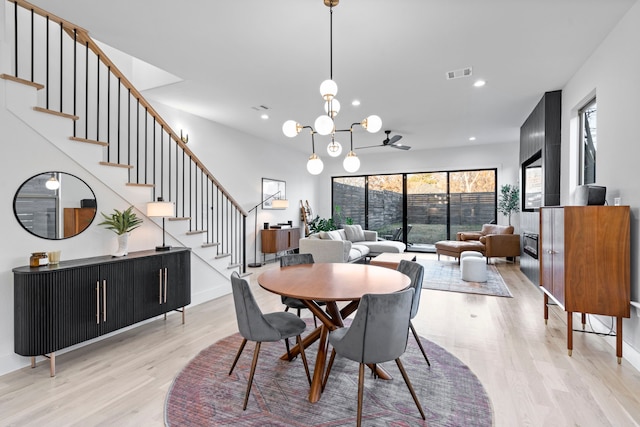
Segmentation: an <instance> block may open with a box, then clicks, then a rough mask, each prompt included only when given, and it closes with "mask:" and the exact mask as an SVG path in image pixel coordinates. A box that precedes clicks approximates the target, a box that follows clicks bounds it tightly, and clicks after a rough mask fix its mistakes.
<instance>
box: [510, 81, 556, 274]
mask: <svg viewBox="0 0 640 427" xmlns="http://www.w3.org/2000/svg"><path fill="white" fill-rule="evenodd" d="M561 116H562V91H559V90H556V91H552V92H546V93H545V94H544V96H543V97H542V98H541V99H540V101H539V102H538V104H537V105H536V107H535V108H534V109H533V111H532V112H531V114H530V115H529V117H527V119H526V120H525V122H524V123H523V124H522V127H521V128H520V173H521V174H522V164H523V163H525V162H526V161H527V160H529V159H530V158H531V157H533V156H534V155H535V154H536V153H538V152H541V154H542V156H541V158H542V176H543V189H542V192H543V194H542V205H543V206H558V205H559V204H560V153H561V145H560V144H561V138H560V135H561ZM521 176H522V175H521ZM521 194H523V189H522V188H521ZM520 229H521V230H520V233H521V234H522V233H531V234H539V233H540V213H539V212H538V211H537V210H536V211H534V212H521V213H520ZM521 254H522V255H521V257H520V270H521V271H522V272H523V273H524V274H525V275H526V276H527V278H529V280H531V281H532V282H533V283H534V284H536V285H538V284H539V283H540V263H539V261H538V259H535V258H533V257H531V256H530V255H529V254H527V253H525V252H524V251H521Z"/></svg>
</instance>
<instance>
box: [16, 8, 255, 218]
mask: <svg viewBox="0 0 640 427" xmlns="http://www.w3.org/2000/svg"><path fill="white" fill-rule="evenodd" d="M8 1H10V2H12V3H15V4H16V5H19V6H21V7H23V8H25V9H29V10H33V12H34V13H36V14H38V15H41V16H43V17H45V18H47V17H48V18H49V20H50V21H53V22H57V23H58V24H60V25H62V27H63V29H64V30H65V31H66V32H67V34H69V35H70V36H71V37H73V31H74V30H75V31H76V34H77V41H79V42H83V43H85V44H87V45H88V47H89V49H91V51H92V52H93V53H95V54H96V55H98V57H99V58H100V61H102V62H103V63H104V64H105V65H106V66H107V67H108V68H109V69H110V71H111V72H112V73H113V74H114V76H116V77H118V78H119V79H120V82H121V83H122V84H123V85H124V86H125V87H126V88H127V89H129V90H130V91H131V93H132V94H133V95H134V97H135V98H136V99H137V100H138V102H140V104H141V105H142V106H143V107H145V109H146V111H147V112H148V113H149V114H151V116H153V117H154V118H155V119H156V122H157V123H159V124H160V126H161V127H162V129H163V130H166V131H167V133H168V134H169V135H170V137H171V138H172V139H173V140H174V141H175V142H176V144H178V145H179V146H180V148H182V150H184V152H185V153H186V154H187V155H188V156H189V158H190V159H191V160H193V162H194V163H195V164H196V165H197V166H198V167H199V168H200V169H201V170H202V171H203V172H204V173H205V174H206V175H207V177H208V178H209V179H210V180H211V182H213V183H214V184H215V185H216V187H217V188H218V189H220V191H221V192H222V194H224V196H225V197H226V198H227V199H228V200H229V201H230V202H231V203H232V204H233V206H234V207H235V208H236V209H238V211H239V212H240V213H242V215H243V216H244V217H247V216H248V213H247V212H246V211H245V210H244V209H243V208H242V206H240V204H239V203H238V202H237V201H236V200H235V199H234V198H233V197H232V196H231V194H230V193H229V192H228V191H227V190H226V189H225V188H224V187H223V186H222V184H220V182H219V181H218V180H217V179H216V178H215V177H214V176H213V174H212V173H211V172H210V171H209V170H208V169H207V168H206V166H205V165H204V164H203V163H202V162H201V161H200V159H199V158H198V157H197V156H196V155H195V154H194V153H193V152H192V151H191V150H190V149H189V148H187V146H186V145H185V144H184V143H183V142H182V139H181V138H180V137H179V136H178V135H177V134H176V133H175V132H174V131H173V129H172V128H171V126H169V125H168V124H167V122H165V121H164V119H163V118H162V117H161V116H160V114H158V112H157V111H156V110H155V109H154V108H153V107H152V106H151V104H149V102H147V100H146V99H145V98H144V97H143V96H142V94H141V93H140V92H138V90H137V89H136V88H135V87H134V86H133V84H131V82H130V81H129V80H128V79H127V78H126V77H125V75H124V74H122V72H121V71H120V69H119V68H118V67H117V66H116V65H115V64H114V63H113V62H112V61H111V60H110V59H109V58H108V57H107V55H106V54H105V53H104V52H103V51H102V49H100V47H99V46H98V45H97V43H96V42H95V41H94V40H93V39H92V38H91V36H89V32H88V31H87V30H85V29H84V28H82V27H79V26H77V25H74V24H72V23H71V22H69V21H67V20H65V19H62V18H60V17H58V16H56V15H53V14H51V13H49V12H47V11H45V10H44V9H41V8H40V7H38V6H36V5H33V4H31V3H29V2H27V1H25V0H8Z"/></svg>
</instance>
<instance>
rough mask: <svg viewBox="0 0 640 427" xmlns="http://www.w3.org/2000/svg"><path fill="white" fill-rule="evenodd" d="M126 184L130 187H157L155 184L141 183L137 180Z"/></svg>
mask: <svg viewBox="0 0 640 427" xmlns="http://www.w3.org/2000/svg"><path fill="white" fill-rule="evenodd" d="M125 185H126V186H129V187H150V188H153V187H155V184H141V183H137V182H127V183H126V184H125Z"/></svg>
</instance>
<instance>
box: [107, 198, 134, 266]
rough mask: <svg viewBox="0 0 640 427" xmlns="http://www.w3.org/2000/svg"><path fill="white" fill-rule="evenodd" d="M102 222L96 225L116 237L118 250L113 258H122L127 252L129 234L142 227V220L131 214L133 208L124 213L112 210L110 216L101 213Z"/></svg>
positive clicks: (130, 207)
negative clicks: (104, 228)
mask: <svg viewBox="0 0 640 427" xmlns="http://www.w3.org/2000/svg"><path fill="white" fill-rule="evenodd" d="M101 214H102V216H103V218H104V221H102V222H101V223H100V224H98V225H104V226H105V227H106V228H107V229H108V230H111V231H113V232H114V233H116V234H117V235H118V249H117V250H116V252H115V253H113V254H112V255H113V256H124V255H126V254H127V252H128V246H129V233H130V232H131V231H133V230H135V229H136V228H138V227H140V225H142V219H141V218H138V216H137V215H136V213H135V212H133V206H129V208H128V209H126V210H124V211H122V212H121V211H119V210H118V209H114V210H113V213H112V214H111V215H106V214H105V213H104V212H101Z"/></svg>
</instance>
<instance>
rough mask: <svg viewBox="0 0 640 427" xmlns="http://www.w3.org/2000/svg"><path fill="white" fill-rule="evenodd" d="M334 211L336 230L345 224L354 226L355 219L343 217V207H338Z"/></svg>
mask: <svg viewBox="0 0 640 427" xmlns="http://www.w3.org/2000/svg"><path fill="white" fill-rule="evenodd" d="M333 211H334V214H333V218H334V223H335V225H336V228H340V227H341V226H342V225H344V224H347V225H353V219H352V218H351V217H346V218H344V217H343V216H342V207H341V206H336V207H335V208H333Z"/></svg>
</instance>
